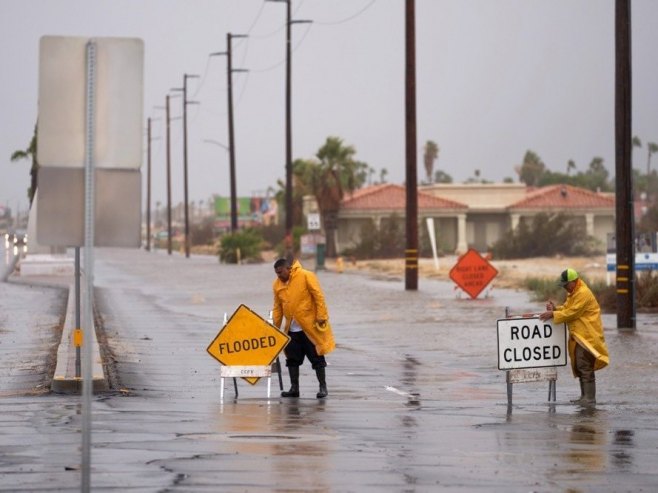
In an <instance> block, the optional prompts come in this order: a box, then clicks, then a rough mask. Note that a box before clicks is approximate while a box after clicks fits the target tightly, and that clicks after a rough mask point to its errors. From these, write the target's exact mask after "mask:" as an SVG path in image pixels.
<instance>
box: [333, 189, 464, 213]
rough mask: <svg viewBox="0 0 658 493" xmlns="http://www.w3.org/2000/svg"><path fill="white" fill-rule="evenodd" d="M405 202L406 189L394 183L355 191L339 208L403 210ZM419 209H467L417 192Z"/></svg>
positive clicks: (455, 203) (345, 198)
mask: <svg viewBox="0 0 658 493" xmlns="http://www.w3.org/2000/svg"><path fill="white" fill-rule="evenodd" d="M406 200H407V191H406V188H405V187H403V186H402V185H396V184H394V183H383V184H381V185H373V186H370V187H366V188H360V189H359V190H355V191H354V192H353V193H352V194H351V195H346V196H345V197H344V198H343V200H342V202H341V204H340V208H341V209H344V210H381V209H401V210H404V209H405V206H406ZM418 208H419V209H468V206H467V205H465V204H462V203H460V202H456V201H454V200H449V199H443V198H440V197H435V196H433V195H430V194H428V193H425V192H420V191H419V192H418Z"/></svg>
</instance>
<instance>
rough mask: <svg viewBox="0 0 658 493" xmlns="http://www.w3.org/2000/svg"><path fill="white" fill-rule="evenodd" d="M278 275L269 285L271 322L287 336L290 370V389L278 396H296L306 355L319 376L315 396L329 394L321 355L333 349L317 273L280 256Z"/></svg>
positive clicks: (324, 365)
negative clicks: (284, 322)
mask: <svg viewBox="0 0 658 493" xmlns="http://www.w3.org/2000/svg"><path fill="white" fill-rule="evenodd" d="M274 272H275V273H276V276H277V278H276V279H275V280H274V283H273V284H272V290H273V291H274V308H273V310H272V319H273V321H274V325H276V326H277V327H279V328H281V323H282V321H283V317H285V318H286V325H285V327H284V328H283V329H284V332H286V333H287V334H288V335H289V336H290V342H289V343H288V345H287V346H286V347H285V349H284V352H285V355H286V366H287V367H288V372H289V373H290V384H291V387H290V390H289V391H287V392H282V393H281V397H299V367H300V366H301V364H302V363H303V362H304V357H307V358H308V360H309V361H310V362H311V365H312V367H313V369H314V370H315V373H316V375H317V377H318V382H319V383H320V389H319V391H318V393H317V395H316V397H317V398H318V399H322V398H324V397H326V396H327V395H328V393H329V392H328V391H327V382H326V374H325V371H326V370H325V368H326V366H327V362H326V360H325V357H324V355H325V354H328V353H330V352H331V351H333V350H334V349H335V348H336V343H335V342H334V336H333V333H332V331H331V326H330V325H329V313H328V312H327V306H326V304H325V301H324V294H323V293H322V289H321V288H320V283H319V282H318V278H317V276H316V275H315V274H314V273H313V272H311V271H308V270H306V269H303V268H302V265H301V264H300V263H299V261H297V260H295V261H294V262H290V261H288V260H287V259H284V258H280V259H278V260H276V261H275V262H274Z"/></svg>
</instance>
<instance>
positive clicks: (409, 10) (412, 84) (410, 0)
mask: <svg viewBox="0 0 658 493" xmlns="http://www.w3.org/2000/svg"><path fill="white" fill-rule="evenodd" d="M415 10H416V7H415V0H406V12H405V23H406V29H405V31H406V33H405V36H406V42H405V52H406V61H405V81H406V84H405V85H406V87H405V115H406V119H405V121H406V139H405V141H406V169H407V173H406V175H407V176H406V179H407V204H406V218H407V221H406V230H407V245H406V246H407V248H406V249H405V264H404V268H405V276H404V278H405V289H406V290H407V291H415V290H417V289H418V184H417V183H416V181H417V176H416V159H417V157H416V152H417V151H416V19H415V16H416V12H415Z"/></svg>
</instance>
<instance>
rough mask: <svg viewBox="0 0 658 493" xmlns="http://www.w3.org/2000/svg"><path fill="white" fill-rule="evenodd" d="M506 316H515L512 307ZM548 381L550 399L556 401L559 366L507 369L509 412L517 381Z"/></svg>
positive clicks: (509, 317) (508, 412) (506, 311)
mask: <svg viewBox="0 0 658 493" xmlns="http://www.w3.org/2000/svg"><path fill="white" fill-rule="evenodd" d="M505 318H506V319H511V318H514V317H513V316H512V315H511V314H510V308H509V307H508V306H506V307H505ZM545 381H548V401H549V403H550V402H553V403H555V401H556V395H557V390H556V389H557V366H550V367H545V368H516V369H512V370H506V371H505V382H506V384H507V414H511V413H512V393H513V386H514V384H515V383H527V382H545Z"/></svg>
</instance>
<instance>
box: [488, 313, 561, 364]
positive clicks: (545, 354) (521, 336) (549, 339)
mask: <svg viewBox="0 0 658 493" xmlns="http://www.w3.org/2000/svg"><path fill="white" fill-rule="evenodd" d="M566 364H567V328H566V326H565V324H560V325H553V324H552V323H550V322H542V321H541V320H539V319H538V318H513V319H502V320H498V369H499V370H512V369H515V368H541V367H546V366H565V365H566Z"/></svg>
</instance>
